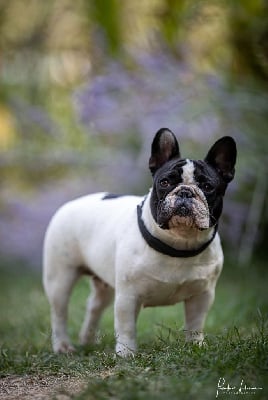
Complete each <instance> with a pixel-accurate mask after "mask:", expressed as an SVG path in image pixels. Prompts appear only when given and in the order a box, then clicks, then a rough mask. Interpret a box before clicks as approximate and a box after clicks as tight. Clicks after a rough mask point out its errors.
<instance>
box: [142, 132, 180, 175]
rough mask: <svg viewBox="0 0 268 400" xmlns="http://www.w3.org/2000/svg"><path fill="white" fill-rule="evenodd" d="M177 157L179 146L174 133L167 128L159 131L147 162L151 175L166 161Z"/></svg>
mask: <svg viewBox="0 0 268 400" xmlns="http://www.w3.org/2000/svg"><path fill="white" fill-rule="evenodd" d="M179 157H180V150H179V144H178V141H177V139H176V137H175V135H174V133H172V132H171V130H169V129H168V128H161V129H159V131H158V132H157V133H156V135H155V137H154V140H153V143H152V152H151V157H150V160H149V168H150V171H151V173H152V175H154V174H155V172H156V171H157V170H158V169H159V168H160V167H162V165H164V164H165V163H166V162H167V161H169V160H171V159H172V158H179Z"/></svg>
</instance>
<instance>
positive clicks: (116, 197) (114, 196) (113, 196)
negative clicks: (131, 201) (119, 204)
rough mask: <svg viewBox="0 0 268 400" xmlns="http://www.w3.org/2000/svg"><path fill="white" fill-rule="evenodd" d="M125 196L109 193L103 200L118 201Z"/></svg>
mask: <svg viewBox="0 0 268 400" xmlns="http://www.w3.org/2000/svg"><path fill="white" fill-rule="evenodd" d="M124 196H126V195H125V194H114V193H107V194H105V195H104V196H103V198H102V200H114V199H118V198H119V197H124Z"/></svg>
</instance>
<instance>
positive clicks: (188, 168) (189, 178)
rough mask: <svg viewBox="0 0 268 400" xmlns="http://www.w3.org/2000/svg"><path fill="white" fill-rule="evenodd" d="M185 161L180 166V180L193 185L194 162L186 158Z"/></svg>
mask: <svg viewBox="0 0 268 400" xmlns="http://www.w3.org/2000/svg"><path fill="white" fill-rule="evenodd" d="M186 162H187V163H186V164H185V165H184V166H183V167H182V181H183V184H184V185H193V184H195V183H196V182H195V179H194V163H193V162H192V161H190V160H188V158H187V159H186Z"/></svg>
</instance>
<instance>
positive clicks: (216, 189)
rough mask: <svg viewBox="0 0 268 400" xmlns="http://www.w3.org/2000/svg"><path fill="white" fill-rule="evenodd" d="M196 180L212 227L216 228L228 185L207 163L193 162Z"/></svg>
mask: <svg viewBox="0 0 268 400" xmlns="http://www.w3.org/2000/svg"><path fill="white" fill-rule="evenodd" d="M193 163H194V167H195V168H194V179H195V182H196V184H197V186H198V187H199V188H200V189H201V190H202V192H203V193H204V195H205V197H206V200H207V203H208V208H209V215H210V226H214V225H215V224H216V223H217V221H218V220H219V218H220V215H221V213H222V207H223V196H224V193H225V190H226V187H227V183H226V182H225V181H224V179H223V178H222V176H221V174H220V173H219V172H218V171H217V170H216V169H215V168H213V167H212V166H211V165H209V164H208V163H207V162H206V161H201V160H198V161H193Z"/></svg>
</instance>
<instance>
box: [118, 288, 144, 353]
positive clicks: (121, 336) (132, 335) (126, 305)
mask: <svg viewBox="0 0 268 400" xmlns="http://www.w3.org/2000/svg"><path fill="white" fill-rule="evenodd" d="M139 310H140V305H139V302H138V299H137V296H135V295H130V294H129V293H122V292H120V293H117V294H116V298H115V335H116V353H117V354H118V355H119V356H121V357H128V356H133V355H134V353H135V352H136V348H137V345H136V320H137V316H138V313H139Z"/></svg>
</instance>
